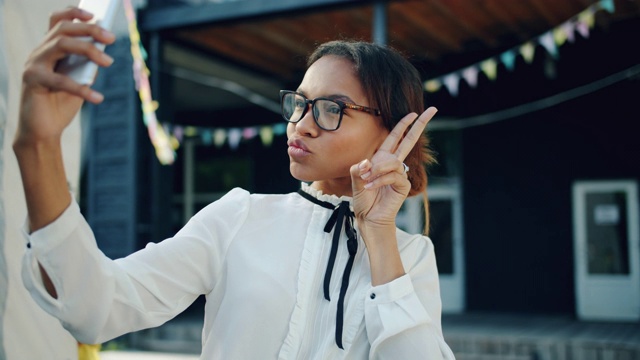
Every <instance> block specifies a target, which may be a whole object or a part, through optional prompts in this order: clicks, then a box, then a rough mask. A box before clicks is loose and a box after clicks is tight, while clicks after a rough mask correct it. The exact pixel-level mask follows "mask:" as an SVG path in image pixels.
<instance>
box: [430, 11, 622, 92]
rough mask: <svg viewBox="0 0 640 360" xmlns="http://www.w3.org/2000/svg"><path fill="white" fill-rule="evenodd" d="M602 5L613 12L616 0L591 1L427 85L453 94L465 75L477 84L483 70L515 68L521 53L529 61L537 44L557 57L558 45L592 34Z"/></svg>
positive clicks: (488, 73)
mask: <svg viewBox="0 0 640 360" xmlns="http://www.w3.org/2000/svg"><path fill="white" fill-rule="evenodd" d="M601 9H602V10H606V11H608V12H609V13H613V12H614V11H615V5H614V3H613V0H600V1H598V2H597V3H594V4H591V5H590V6H589V7H587V8H586V9H585V10H583V11H582V12H580V13H579V14H577V15H575V16H574V17H572V18H571V19H569V20H567V21H565V22H564V23H562V24H560V25H559V26H557V27H555V28H553V29H551V30H549V31H547V32H545V33H544V34H542V35H540V36H538V37H537V38H534V39H531V40H529V41H526V42H525V43H523V44H521V45H519V46H516V47H513V48H511V49H509V50H507V51H504V52H503V53H501V54H499V55H497V56H492V57H489V58H487V59H484V60H482V61H480V62H477V63H475V64H472V65H470V66H467V67H465V68H463V69H459V70H456V71H453V72H451V73H448V74H445V75H442V76H439V77H437V78H433V79H429V80H427V81H425V82H424V84H423V85H424V89H425V90H426V91H428V92H431V93H433V92H437V91H438V90H440V89H441V88H442V86H444V87H445V88H446V89H447V90H448V91H449V94H451V96H457V95H458V88H459V84H460V80H461V79H464V81H465V82H466V83H467V84H468V85H469V86H470V87H472V88H474V87H476V86H477V85H478V76H479V75H480V73H481V72H482V73H484V74H485V75H486V77H487V78H488V79H489V80H495V79H496V77H497V75H498V65H499V63H502V64H503V65H504V67H505V68H506V69H507V70H509V71H512V70H513V68H514V66H515V62H516V57H517V56H518V55H521V56H522V58H523V59H524V61H525V62H526V63H528V64H529V63H531V62H532V61H533V58H534V56H535V51H536V46H537V45H538V44H539V45H541V46H542V47H543V48H544V49H545V50H546V51H547V52H548V53H549V55H551V57H552V58H553V59H557V58H558V47H560V46H562V45H563V44H564V43H566V42H567V41H568V42H574V41H575V35H576V33H578V34H580V35H581V36H582V37H583V38H585V39H587V38H588V37H589V33H590V30H591V29H592V28H593V27H594V26H595V13H596V12H597V11H598V10H601Z"/></svg>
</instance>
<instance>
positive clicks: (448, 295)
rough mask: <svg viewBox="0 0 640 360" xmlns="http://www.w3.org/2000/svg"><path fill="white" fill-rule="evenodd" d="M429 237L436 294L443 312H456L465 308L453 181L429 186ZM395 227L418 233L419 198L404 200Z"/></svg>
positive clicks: (457, 194)
mask: <svg viewBox="0 0 640 360" xmlns="http://www.w3.org/2000/svg"><path fill="white" fill-rule="evenodd" d="M427 193H428V196H429V212H430V222H431V226H430V233H429V237H430V238H431V241H432V242H433V244H434V247H435V253H436V260H437V263H438V272H439V274H440V295H441V297H442V311H443V312H444V313H459V312H462V311H464V308H465V292H464V261H463V259H464V253H463V252H464V249H463V235H462V201H461V195H460V186H459V185H458V183H457V182H451V183H447V184H438V185H429V188H428V191H427ZM396 223H397V225H398V227H400V228H401V229H404V230H405V231H407V232H409V233H414V234H419V233H422V232H423V228H424V207H423V201H422V196H414V197H412V198H409V199H407V201H406V202H405V204H404V206H403V208H402V209H401V211H400V213H399V214H398V218H397V219H396Z"/></svg>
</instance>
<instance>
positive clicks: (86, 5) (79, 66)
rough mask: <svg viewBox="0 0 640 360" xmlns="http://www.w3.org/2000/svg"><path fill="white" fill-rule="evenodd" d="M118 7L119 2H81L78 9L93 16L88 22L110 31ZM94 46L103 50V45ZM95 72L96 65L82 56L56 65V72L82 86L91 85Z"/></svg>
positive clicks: (108, 0) (104, 0)
mask: <svg viewBox="0 0 640 360" xmlns="http://www.w3.org/2000/svg"><path fill="white" fill-rule="evenodd" d="M119 5H120V0H81V1H80V4H79V5H78V7H79V8H81V9H84V10H87V11H89V12H90V13H92V14H93V18H92V19H91V20H90V21H89V22H90V23H95V24H98V25H100V27H102V28H104V29H107V30H111V28H112V27H113V20H114V18H115V15H116V12H117V10H118V6H119ZM81 39H83V40H85V41H91V40H92V39H91V38H89V37H86V38H81ZM94 44H95V45H96V47H97V48H98V49H100V50H104V47H105V45H104V44H101V43H94ZM97 71H98V65H96V63H94V62H93V61H89V59H88V58H87V57H86V56H82V55H75V54H74V55H69V56H67V57H65V58H64V59H62V60H60V61H58V63H57V64H56V72H58V73H62V74H67V75H68V76H69V77H71V78H72V79H73V80H75V81H76V82H77V83H80V84H84V85H91V84H93V80H94V79H95V77H96V73H97Z"/></svg>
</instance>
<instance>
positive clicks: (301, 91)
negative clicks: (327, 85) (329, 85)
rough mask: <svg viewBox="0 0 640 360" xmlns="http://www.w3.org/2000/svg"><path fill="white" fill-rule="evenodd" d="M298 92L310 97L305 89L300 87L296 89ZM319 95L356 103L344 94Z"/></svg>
mask: <svg viewBox="0 0 640 360" xmlns="http://www.w3.org/2000/svg"><path fill="white" fill-rule="evenodd" d="M296 93H298V94H301V95H303V96H304V97H306V98H309V97H308V96H307V94H305V92H304V90H302V89H300V88H298V89H296ZM318 97H322V98H327V99H331V100H338V101H342V102H345V103H351V104H355V102H354V101H353V100H352V99H351V98H350V97H349V96H347V95H344V94H329V95H322V96H318Z"/></svg>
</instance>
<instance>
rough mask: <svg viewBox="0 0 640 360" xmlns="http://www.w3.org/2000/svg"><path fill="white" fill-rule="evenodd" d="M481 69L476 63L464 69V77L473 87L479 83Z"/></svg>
mask: <svg viewBox="0 0 640 360" xmlns="http://www.w3.org/2000/svg"><path fill="white" fill-rule="evenodd" d="M479 72H480V70H478V68H477V67H476V66H475V65H474V66H469V67H467V68H465V69H464V70H462V77H463V78H464V80H465V81H466V82H467V84H469V86H471V87H472V88H474V87H476V86H477V85H478V73H479Z"/></svg>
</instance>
